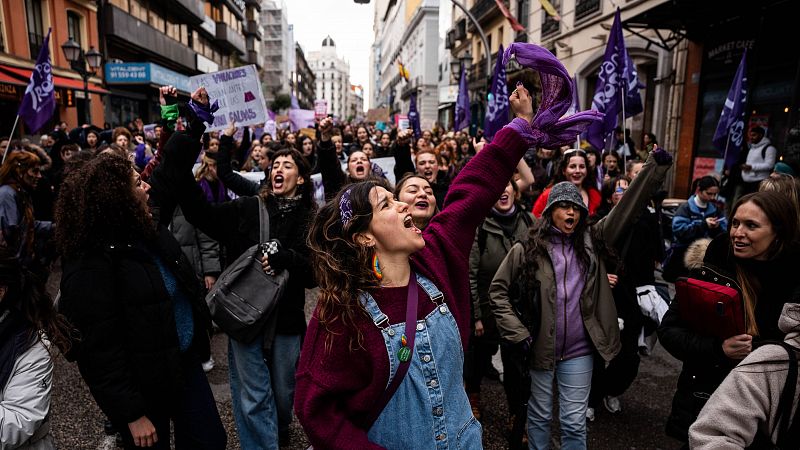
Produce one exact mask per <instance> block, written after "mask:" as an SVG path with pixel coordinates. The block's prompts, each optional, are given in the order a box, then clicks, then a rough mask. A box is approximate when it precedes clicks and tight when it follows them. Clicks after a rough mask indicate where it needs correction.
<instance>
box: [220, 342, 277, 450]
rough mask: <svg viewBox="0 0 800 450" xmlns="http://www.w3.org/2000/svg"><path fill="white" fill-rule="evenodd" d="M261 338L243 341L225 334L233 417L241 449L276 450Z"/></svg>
mask: <svg viewBox="0 0 800 450" xmlns="http://www.w3.org/2000/svg"><path fill="white" fill-rule="evenodd" d="M262 341H263V340H262V339H261V338H260V337H258V338H256V339H255V341H254V342H252V343H250V344H243V343H241V342H238V341H236V340H234V339H230V338H228V366H229V369H228V370H229V375H230V382H231V397H232V398H231V400H232V401H233V418H234V421H235V422H236V431H238V433H239V442H240V443H241V448H242V450H262V449H264V450H277V449H278V416H277V412H276V407H275V397H274V395H273V394H272V383H271V380H270V374H269V368H268V367H267V363H266V361H264V356H263V352H262V350H261V346H262V345H261V343H262Z"/></svg>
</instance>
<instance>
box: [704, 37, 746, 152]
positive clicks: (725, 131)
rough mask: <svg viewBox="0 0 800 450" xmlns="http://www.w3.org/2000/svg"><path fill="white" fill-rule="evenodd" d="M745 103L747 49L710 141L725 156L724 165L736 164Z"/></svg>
mask: <svg viewBox="0 0 800 450" xmlns="http://www.w3.org/2000/svg"><path fill="white" fill-rule="evenodd" d="M746 104H747V50H745V52H744V54H742V60H741V62H739V68H738V69H736V76H735V77H733V84H732V85H731V88H730V90H729V91H728V96H727V97H726V98H725V106H723V108H722V114H720V116H719V123H718V124H717V130H716V131H715V132H714V138H713V139H712V140H711V142H712V143H713V144H714V146H715V147H717V149H719V151H720V153H722V157H723V158H725V167H730V166H732V165H733V164H736V161H737V160H738V159H739V152H740V151H741V149H742V141H743V140H744V113H745V109H744V107H745V106H746Z"/></svg>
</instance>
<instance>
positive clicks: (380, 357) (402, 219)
mask: <svg viewBox="0 0 800 450" xmlns="http://www.w3.org/2000/svg"><path fill="white" fill-rule="evenodd" d="M520 49H521V53H522V55H523V56H522V57H520V56H519V54H520ZM511 53H514V54H516V55H518V61H520V63H522V64H525V65H528V66H531V65H533V66H535V67H534V68H535V69H537V70H540V71H541V74H542V75H541V76H542V77H543V79H546V80H547V82H543V83H542V85H543V93H542V97H543V99H545V100H543V105H546V106H544V107H543V109H542V110H541V111H539V113H538V114H537V115H536V117H534V115H533V110H532V103H531V98H530V96H529V94H528V91H527V90H526V89H525V88H524V87H521V86H517V89H516V90H515V91H514V93H512V94H511V96H510V103H511V107H512V109H513V111H514V112H515V115H516V116H517V118H516V119H514V120H513V121H512V123H511V124H509V125H508V126H506V128H504V129H503V130H500V131H499V132H498V133H497V134H496V135H495V138H494V140H493V141H492V143H491V144H489V145H487V146H486V148H485V149H484V150H483V151H481V152H480V153H479V154H478V155H476V156H475V157H474V158H473V159H472V160H471V162H470V163H468V164H467V165H466V166H465V167H464V169H463V170H462V171H461V173H460V174H459V175H458V176H457V177H456V179H455V180H454V181H453V183H452V185H451V188H450V192H449V194H448V203H447V206H446V207H445V208H443V210H442V211H441V212H440V213H439V214H437V215H435V216H434V217H433V219H431V221H430V223H429V224H428V226H427V228H425V231H421V230H419V229H418V228H417V227H416V226H414V220H413V218H412V216H411V214H410V210H409V207H408V205H407V204H405V203H402V202H399V201H397V200H396V199H395V198H394V197H393V195H392V194H391V192H389V191H388V190H386V189H385V188H383V187H382V186H380V185H378V184H376V183H375V182H371V181H366V182H360V183H355V184H352V185H350V186H347V187H345V188H343V189H342V190H341V191H340V192H339V193H338V194H337V195H336V197H335V198H334V199H333V201H331V202H329V203H327V204H326V205H325V206H324V207H323V208H322V209H321V210H320V212H319V214H318V215H317V217H316V219H315V221H314V224H313V226H312V229H311V232H310V236H309V243H310V246H311V249H312V257H313V265H314V269H315V274H316V276H317V278H318V281H319V285H320V288H321V291H320V298H319V302H318V304H317V309H316V311H315V312H314V315H313V317H312V319H311V322H310V324H309V330H308V333H307V335H306V340H305V342H304V349H303V353H302V356H301V360H300V365H299V367H298V372H297V386H298V389H297V398H296V402H295V411H296V413H297V416H298V419H299V420H300V422H301V424H302V425H303V428H304V430H305V431H306V434H307V435H308V437H309V440H310V441H311V444H312V445H313V446H314V447H315V448H364V449H378V448H397V449H400V448H402V449H430V448H437V447H442V448H444V447H448V448H455V447H459V448H470V449H474V448H480V447H481V446H482V444H481V430H480V425H479V424H478V422H477V421H476V420H475V418H474V417H473V416H472V412H471V409H470V406H469V402H468V400H467V396H466V394H465V393H464V389H463V376H462V374H463V348H464V347H465V346H466V343H467V341H468V338H469V335H470V299H469V298H470V297H469V290H468V289H469V286H468V279H467V276H468V275H467V274H468V257H469V247H468V246H467V247H465V246H464V245H463V243H464V242H465V241H469V240H470V239H472V237H473V233H474V230H475V229H476V227H477V226H478V224H479V223H480V221H481V220H482V218H483V217H485V215H486V213H487V212H488V211H489V208H490V207H491V206H492V204H493V203H494V202H495V200H496V199H497V198H498V197H499V196H500V193H501V192H502V190H503V187H504V186H505V184H506V182H507V180H509V179H511V176H512V174H513V169H514V166H515V165H516V164H517V162H518V161H519V160H520V158H521V157H522V155H523V153H524V152H525V150H526V149H527V148H528V147H529V146H530V145H535V144H536V143H541V142H550V143H559V144H560V143H562V142H566V141H569V140H571V139H574V134H575V132H576V131H577V130H578V129H582V128H584V127H585V126H587V125H588V122H590V121H591V120H595V119H596V118H597V117H598V114H596V113H594V112H584V113H579V115H578V116H577V117H576V116H571V117H568V118H566V119H564V120H562V121H560V120H559V119H558V118H560V117H561V116H562V115H563V113H564V112H565V111H566V109H567V108H568V107H569V98H570V96H571V95H572V94H571V88H570V84H569V81H568V78H569V76H568V74H567V72H566V69H564V68H563V66H562V65H561V64H560V63H559V62H558V60H556V59H555V57H553V56H552V54H550V53H549V52H547V51H546V50H545V49H542V48H541V47H537V46H534V45H532V44H514V45H512V46H511V47H510V48H509V50H507V53H506V55H505V58H506V60H508V58H509V55H510V54H511ZM531 54H532V55H531ZM531 119H533V120H531ZM398 370H399V371H400V373H398ZM391 380H396V381H394V382H392V384H391V385H390V381H391ZM387 386H389V387H388V388H387ZM392 386H394V387H392Z"/></svg>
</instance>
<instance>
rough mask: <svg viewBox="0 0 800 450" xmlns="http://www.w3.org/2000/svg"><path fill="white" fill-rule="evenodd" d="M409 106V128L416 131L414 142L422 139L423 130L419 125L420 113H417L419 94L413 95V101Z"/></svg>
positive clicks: (414, 93)
mask: <svg viewBox="0 0 800 450" xmlns="http://www.w3.org/2000/svg"><path fill="white" fill-rule="evenodd" d="M409 103H410V104H409V105H408V126H409V127H411V129H412V130H414V140H415V141H416V140H417V139H419V138H421V137H422V129H421V128H420V125H419V113H418V112H417V93H416V92H413V93H412V94H411V100H410V102H409Z"/></svg>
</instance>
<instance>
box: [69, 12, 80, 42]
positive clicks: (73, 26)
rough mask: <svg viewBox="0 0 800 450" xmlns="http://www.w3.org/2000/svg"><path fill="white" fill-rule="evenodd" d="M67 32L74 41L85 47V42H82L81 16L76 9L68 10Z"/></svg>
mask: <svg viewBox="0 0 800 450" xmlns="http://www.w3.org/2000/svg"><path fill="white" fill-rule="evenodd" d="M67 32H68V33H69V37H70V38H72V40H73V41H75V42H77V43H78V45H80V46H81V47H83V42H81V16H80V14H78V13H76V12H75V11H67Z"/></svg>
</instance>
